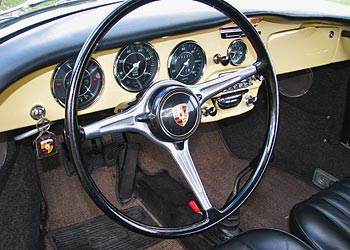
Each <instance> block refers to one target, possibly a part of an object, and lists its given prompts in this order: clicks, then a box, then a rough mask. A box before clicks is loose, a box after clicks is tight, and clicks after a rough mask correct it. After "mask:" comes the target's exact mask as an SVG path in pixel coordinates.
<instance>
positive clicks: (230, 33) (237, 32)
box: [221, 26, 245, 39]
mask: <svg viewBox="0 0 350 250" xmlns="http://www.w3.org/2000/svg"><path fill="white" fill-rule="evenodd" d="M242 37H245V34H244V33H243V31H242V30H241V29H240V28H239V27H237V26H235V27H227V28H222V29H221V38H222V39H232V38H242Z"/></svg>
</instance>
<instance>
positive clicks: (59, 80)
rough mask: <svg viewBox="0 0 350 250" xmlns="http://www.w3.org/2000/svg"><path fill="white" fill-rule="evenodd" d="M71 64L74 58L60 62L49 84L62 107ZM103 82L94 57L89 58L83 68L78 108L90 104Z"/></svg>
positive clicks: (69, 78)
mask: <svg viewBox="0 0 350 250" xmlns="http://www.w3.org/2000/svg"><path fill="white" fill-rule="evenodd" d="M73 66H74V60H68V61H66V62H64V63H63V64H61V65H60V66H59V67H58V68H57V69H56V72H55V74H54V77H53V81H52V85H51V89H52V93H53V95H54V97H55V99H56V100H57V102H58V103H59V104H61V105H62V106H63V107H64V106H65V102H66V92H67V89H68V87H69V84H70V80H71V77H72V70H73ZM103 83H104V79H103V72H102V69H101V67H100V65H99V64H98V63H97V62H96V61H95V60H94V59H91V60H90V62H89V64H88V66H87V68H86V70H85V75H84V78H83V82H82V85H81V88H80V92H79V99H78V106H79V109H83V108H86V107H88V106H90V105H91V104H93V103H94V102H95V101H96V100H97V99H98V97H99V96H100V94H101V91H102V88H103Z"/></svg>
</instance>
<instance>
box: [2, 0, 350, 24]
mask: <svg viewBox="0 0 350 250" xmlns="http://www.w3.org/2000/svg"><path fill="white" fill-rule="evenodd" d="M263 1H264V2H268V1H270V0H263ZM281 1H282V0H281ZM322 1H323V0H320V2H322ZM326 1H329V2H333V3H337V4H343V5H348V6H350V0H326ZM86 2H103V1H101V0H0V23H4V21H10V22H11V23H13V22H16V21H17V20H20V19H21V17H25V16H32V15H35V14H37V13H42V12H45V11H48V10H52V9H54V8H58V7H60V8H61V7H65V6H71V5H74V4H80V3H86Z"/></svg>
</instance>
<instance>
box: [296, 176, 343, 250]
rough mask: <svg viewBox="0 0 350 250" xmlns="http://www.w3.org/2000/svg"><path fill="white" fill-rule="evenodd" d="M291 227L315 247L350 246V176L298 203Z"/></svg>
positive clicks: (329, 248) (320, 248) (338, 249)
mask: <svg viewBox="0 0 350 250" xmlns="http://www.w3.org/2000/svg"><path fill="white" fill-rule="evenodd" d="M290 227H291V231H292V233H293V234H294V235H296V236H297V237H299V238H300V239H302V240H304V241H305V242H306V243H308V244H309V245H310V246H312V247H313V248H315V249H318V250H323V249H327V250H332V249H337V250H340V249H350V178H349V177H348V178H344V179H342V180H341V181H339V182H336V183H334V184H333V185H331V186H330V187H329V188H327V189H325V190H322V191H320V192H319V193H318V194H316V195H314V196H312V197H311V198H309V199H308V200H306V201H303V202H301V203H299V204H297V205H295V206H294V208H293V209H292V210H291V214H290Z"/></svg>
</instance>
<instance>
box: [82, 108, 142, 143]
mask: <svg viewBox="0 0 350 250" xmlns="http://www.w3.org/2000/svg"><path fill="white" fill-rule="evenodd" d="M138 106H139V105H138ZM138 106H137V107H136V108H132V109H131V110H129V111H126V112H125V113H121V114H115V115H113V116H110V117H108V118H105V119H103V120H100V121H97V122H94V123H91V124H89V125H86V126H81V128H82V130H83V132H84V135H85V139H92V138H97V137H101V136H103V135H108V134H113V133H121V132H138V133H147V131H148V130H149V129H148V126H147V124H145V123H144V122H140V121H138V118H139V117H141V116H143V115H146V114H144V113H142V109H140V108H139V107H138Z"/></svg>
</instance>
